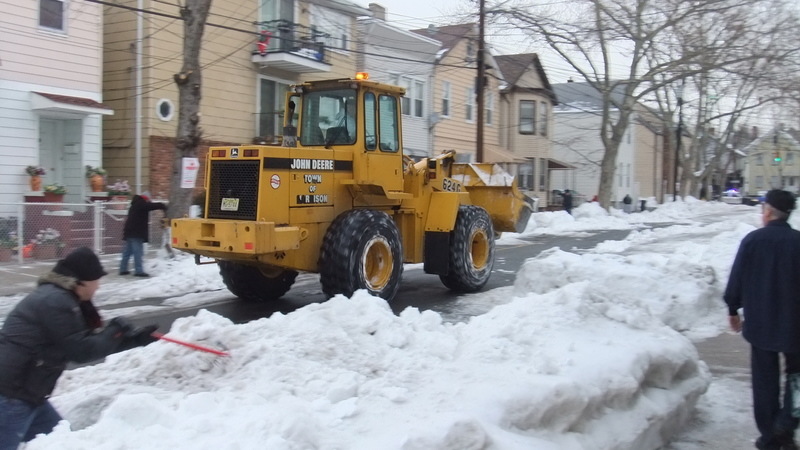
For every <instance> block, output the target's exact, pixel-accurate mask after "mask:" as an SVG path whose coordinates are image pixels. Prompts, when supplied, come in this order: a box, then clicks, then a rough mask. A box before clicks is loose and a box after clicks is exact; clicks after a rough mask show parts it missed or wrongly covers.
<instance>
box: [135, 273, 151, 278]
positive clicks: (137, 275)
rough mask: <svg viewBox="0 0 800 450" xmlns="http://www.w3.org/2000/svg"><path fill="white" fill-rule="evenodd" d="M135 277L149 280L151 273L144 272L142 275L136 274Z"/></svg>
mask: <svg viewBox="0 0 800 450" xmlns="http://www.w3.org/2000/svg"><path fill="white" fill-rule="evenodd" d="M133 276H135V277H142V278H147V277H149V276H150V274H149V273H147V272H142V273H135V274H133Z"/></svg>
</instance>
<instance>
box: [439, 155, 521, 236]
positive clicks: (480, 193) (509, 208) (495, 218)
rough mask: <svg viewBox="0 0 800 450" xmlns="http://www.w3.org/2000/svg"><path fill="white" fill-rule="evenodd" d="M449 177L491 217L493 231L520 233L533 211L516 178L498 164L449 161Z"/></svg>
mask: <svg viewBox="0 0 800 450" xmlns="http://www.w3.org/2000/svg"><path fill="white" fill-rule="evenodd" d="M451 178H453V179H455V180H458V181H460V182H461V184H462V185H463V186H464V187H465V188H466V190H467V192H469V197H470V200H471V201H472V204H474V205H477V206H480V207H482V208H484V209H485V210H486V211H488V212H489V215H490V216H491V217H492V222H493V224H494V230H495V231H498V232H500V231H511V232H516V233H521V232H522V231H524V230H525V227H526V226H527V225H528V219H530V217H531V213H533V200H532V199H531V198H530V197H528V196H527V195H525V194H523V193H522V192H520V190H519V189H518V188H517V180H516V179H515V178H514V177H512V176H511V175H510V174H509V173H508V172H506V171H505V169H503V168H502V167H501V166H500V165H498V164H491V163H470V164H462V163H456V164H453V167H452V172H451Z"/></svg>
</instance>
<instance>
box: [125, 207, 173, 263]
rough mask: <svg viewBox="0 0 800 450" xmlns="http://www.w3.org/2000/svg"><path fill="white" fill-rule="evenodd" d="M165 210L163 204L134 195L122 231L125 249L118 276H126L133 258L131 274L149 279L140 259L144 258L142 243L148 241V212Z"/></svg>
mask: <svg viewBox="0 0 800 450" xmlns="http://www.w3.org/2000/svg"><path fill="white" fill-rule="evenodd" d="M156 209H160V210H163V211H166V210H167V206H166V205H165V204H163V203H158V202H151V201H150V197H149V196H148V195H147V194H141V195H134V196H133V200H131V207H130V208H129V209H128V219H127V220H126V221H125V228H123V230H122V239H124V240H125V248H123V249H122V260H121V261H120V263H119V274H120V275H128V274H129V273H130V272H129V271H128V261H129V260H130V258H131V256H133V271H134V272H133V274H134V276H137V277H149V276H150V275H149V274H148V273H147V272H145V271H144V265H143V264H142V258H143V256H144V243H145V242H148V241H149V238H148V235H149V221H150V211H153V210H156Z"/></svg>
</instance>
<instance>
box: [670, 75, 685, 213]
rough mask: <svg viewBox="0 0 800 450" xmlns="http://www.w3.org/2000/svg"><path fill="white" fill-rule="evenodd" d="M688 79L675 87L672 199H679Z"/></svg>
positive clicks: (674, 200)
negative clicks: (676, 100) (676, 123)
mask: <svg viewBox="0 0 800 450" xmlns="http://www.w3.org/2000/svg"><path fill="white" fill-rule="evenodd" d="M685 83H686V80H681V85H680V86H678V87H677V88H675V96H676V97H678V129H677V130H676V131H675V173H674V174H673V178H672V201H673V202H676V201H678V163H679V162H680V159H681V140H682V139H681V138H682V137H683V86H684V84H685Z"/></svg>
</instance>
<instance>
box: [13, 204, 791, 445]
mask: <svg viewBox="0 0 800 450" xmlns="http://www.w3.org/2000/svg"><path fill="white" fill-rule="evenodd" d="M573 213H574V216H570V215H568V214H566V213H564V212H548V213H537V214H534V215H533V217H532V219H531V225H530V226H529V227H528V229H527V230H526V232H525V233H522V235H518V234H517V235H504V237H503V238H501V239H500V241H499V244H500V245H517V244H519V243H520V242H521V239H520V238H521V237H523V236H529V235H539V234H580V233H586V232H587V231H594V230H604V229H631V230H635V231H634V232H632V233H631V235H630V237H629V238H628V239H626V240H623V241H619V242H605V243H602V244H600V245H598V246H597V247H596V248H595V249H593V250H591V251H587V252H583V253H580V254H576V253H570V252H569V250H570V249H551V250H548V251H545V252H542V253H541V254H540V255H538V256H536V257H533V258H531V259H529V260H528V261H527V262H526V263H525V264H524V265H523V267H521V268H520V269H519V272H518V273H517V279H516V282H515V284H514V286H513V287H507V288H500V289H495V290H492V291H487V292H483V293H479V294H473V295H469V296H464V303H465V305H466V307H467V308H469V307H470V305H473V306H475V308H476V309H479V308H480V305H481V304H483V307H484V310H483V311H488V312H485V314H482V315H478V316H475V317H472V318H470V319H469V320H468V321H466V322H457V323H451V322H447V321H445V320H443V318H442V317H441V316H440V315H439V314H437V313H435V312H432V311H424V312H420V311H418V310H416V309H414V308H409V309H406V310H405V311H403V312H402V313H400V314H399V315H395V314H393V313H392V312H391V310H390V309H389V307H388V306H387V304H386V303H385V302H384V301H382V300H380V299H377V298H374V297H371V296H368V295H366V294H365V293H363V292H359V293H356V294H355V295H354V296H353V297H352V298H350V299H348V298H345V297H342V296H337V297H335V298H333V299H331V300H330V301H328V302H326V303H323V304H312V305H309V306H306V307H303V308H301V309H299V310H297V311H295V312H292V313H289V314H286V315H282V314H278V313H276V314H275V315H273V316H271V317H270V318H265V319H261V320H257V321H253V322H250V323H247V324H241V325H235V324H232V323H231V322H230V321H229V320H227V319H225V318H223V317H221V316H218V315H215V314H212V313H210V312H207V311H201V312H200V313H198V314H197V315H196V316H194V317H187V318H183V319H179V320H177V321H176V322H175V323H174V325H173V327H172V329H171V330H169V335H170V336H173V337H176V338H180V339H185V340H189V341H193V342H198V343H202V344H204V345H209V346H213V347H217V348H224V349H226V350H228V351H229V352H230V356H228V357H218V356H214V355H211V354H208V353H201V352H197V351H191V350H187V349H186V348H184V347H181V346H177V345H174V344H170V343H166V342H157V343H155V344H152V345H150V346H148V347H145V348H139V349H134V350H131V351H128V352H124V353H121V354H117V355H112V356H111V357H109V358H107V359H106V361H105V362H104V363H102V364H97V365H94V366H89V367H83V368H79V369H75V370H72V371H68V372H67V373H65V375H64V376H63V377H62V379H61V380H60V382H59V385H58V388H57V390H56V392H55V394H54V396H53V398H52V402H53V403H54V404H55V405H56V407H57V408H58V409H59V410H60V411H61V412H62V414H63V415H64V417H65V418H66V419H67V420H68V421H69V423H67V422H66V421H65V422H62V425H60V426H59V428H57V429H56V430H55V431H54V432H53V433H51V434H50V435H48V436H42V437H39V438H38V439H36V440H34V441H33V442H31V443H30V444H29V445H28V446H27V447H26V450H37V449H56V448H57V449H85V448H93V449H101V450H102V449H141V448H148V449H162V448H163V449H167V448H170V449H172V448H182V449H184V448H185V449H189V448H192V449H194V448H215V449H262V448H268V449H271V450H272V449H287V450H289V449H330V450H333V449H364V450H367V449H370V450H372V449H402V450H437V449H441V450H445V449H447V450H467V449H476V450H477V449H487V450H514V449H542V450H547V449H566V450H569V449H587V450H591V449H655V448H658V447H660V446H661V445H663V444H664V439H665V438H669V437H672V436H674V435H676V434H677V433H678V432H679V430H681V429H682V427H683V426H684V425H685V422H686V420H687V419H688V418H689V417H690V415H691V414H692V411H693V408H694V406H695V404H696V403H697V401H698V398H699V397H700V396H701V395H703V394H704V392H706V390H707V388H708V386H709V383H710V375H709V371H708V368H707V366H706V365H705V363H703V362H702V361H700V360H699V359H698V355H697V352H696V350H695V348H694V346H693V345H692V343H691V340H690V339H699V338H703V337H709V336H714V335H716V334H719V333H720V332H722V331H723V330H724V325H725V322H726V319H725V315H726V311H725V308H724V307H723V304H722V301H721V291H722V289H723V288H724V284H725V281H726V280H727V276H728V270H729V266H730V264H731V262H732V260H733V256H734V254H735V251H736V249H737V247H738V243H739V241H740V240H741V238H742V237H743V236H744V235H745V234H746V233H747V232H748V231H750V230H753V229H755V227H756V226H758V217H759V216H758V209H757V208H753V207H746V206H733V205H725V204H722V203H708V202H700V201H695V200H693V199H689V200H687V201H685V202H683V201H680V202H677V203H674V204H673V203H670V204H665V205H660V206H659V207H658V208H657V209H656V210H655V211H652V212H644V213H636V214H624V213H622V212H619V211H616V210H612V212H611V213H608V212H606V211H604V210H602V209H601V208H599V207H597V205H595V204H584V205H581V206H580V207H578V208H576V209H574V210H573ZM792 223H793V226H795V227H796V228H797V223H795V221H794V218H793V221H792ZM647 227H652V228H647ZM149 263H150V265H149V266H148V267H147V269H148V271H152V272H153V273H158V274H162V275H159V276H157V277H154V278H152V279H149V280H142V281H136V282H131V281H126V282H125V283H124V285H122V284H120V285H116V286H115V285H114V284H107V285H104V286H103V288H102V289H101V291H100V292H99V294H98V303H100V304H112V303H120V302H124V301H130V300H134V299H137V298H143V297H149V296H154V295H156V296H169V295H174V294H177V293H184V292H185V286H187V285H194V286H197V288H196V289H195V291H197V292H195V293H192V294H189V295H186V296H183V298H182V299H180V298H179V299H178V300H176V301H177V302H181V301H183V302H192V301H195V300H197V301H206V300H207V297H204V295H211V296H213V295H219V292H218V290H220V289H222V285H221V282H220V281H219V280H218V275H217V273H216V268H214V267H213V266H200V267H196V266H194V265H193V262H192V261H191V259H189V258H181V259H179V260H177V261H160V260H159V261H149ZM416 268H417V267H414V269H416ZM193 282H196V283H195V284H192V283H193ZM209 291H210V293H209ZM203 292H206V294H203ZM215 293H216V294H215ZM192 296H194V297H192ZM483 311H481V312H483ZM707 395H710V396H711V397H712V398H711V399H710V400H709V398H704V399H703V401H702V402H701V403H702V404H703V410H702V413H703V414H704V416H706V418H707V416H709V415H713V414H715V412H716V409H715V408H716V406H715V405H719V408H720V410H721V409H722V408H726V407H727V406H728V403H730V402H729V401H728V402H725V401H724V400H723V399H724V398H725V396H724V395H721V394H719V393H718V391H717V390H716V388H715V389H712V390H710V391H709V394H707ZM714 399H720V400H719V401H715V400H714ZM720 413H721V414H722V415H723V419H722V420H725V417H724V415H725V414H726V413H725V412H722V411H720ZM70 425H71V428H72V431H70Z"/></svg>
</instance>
